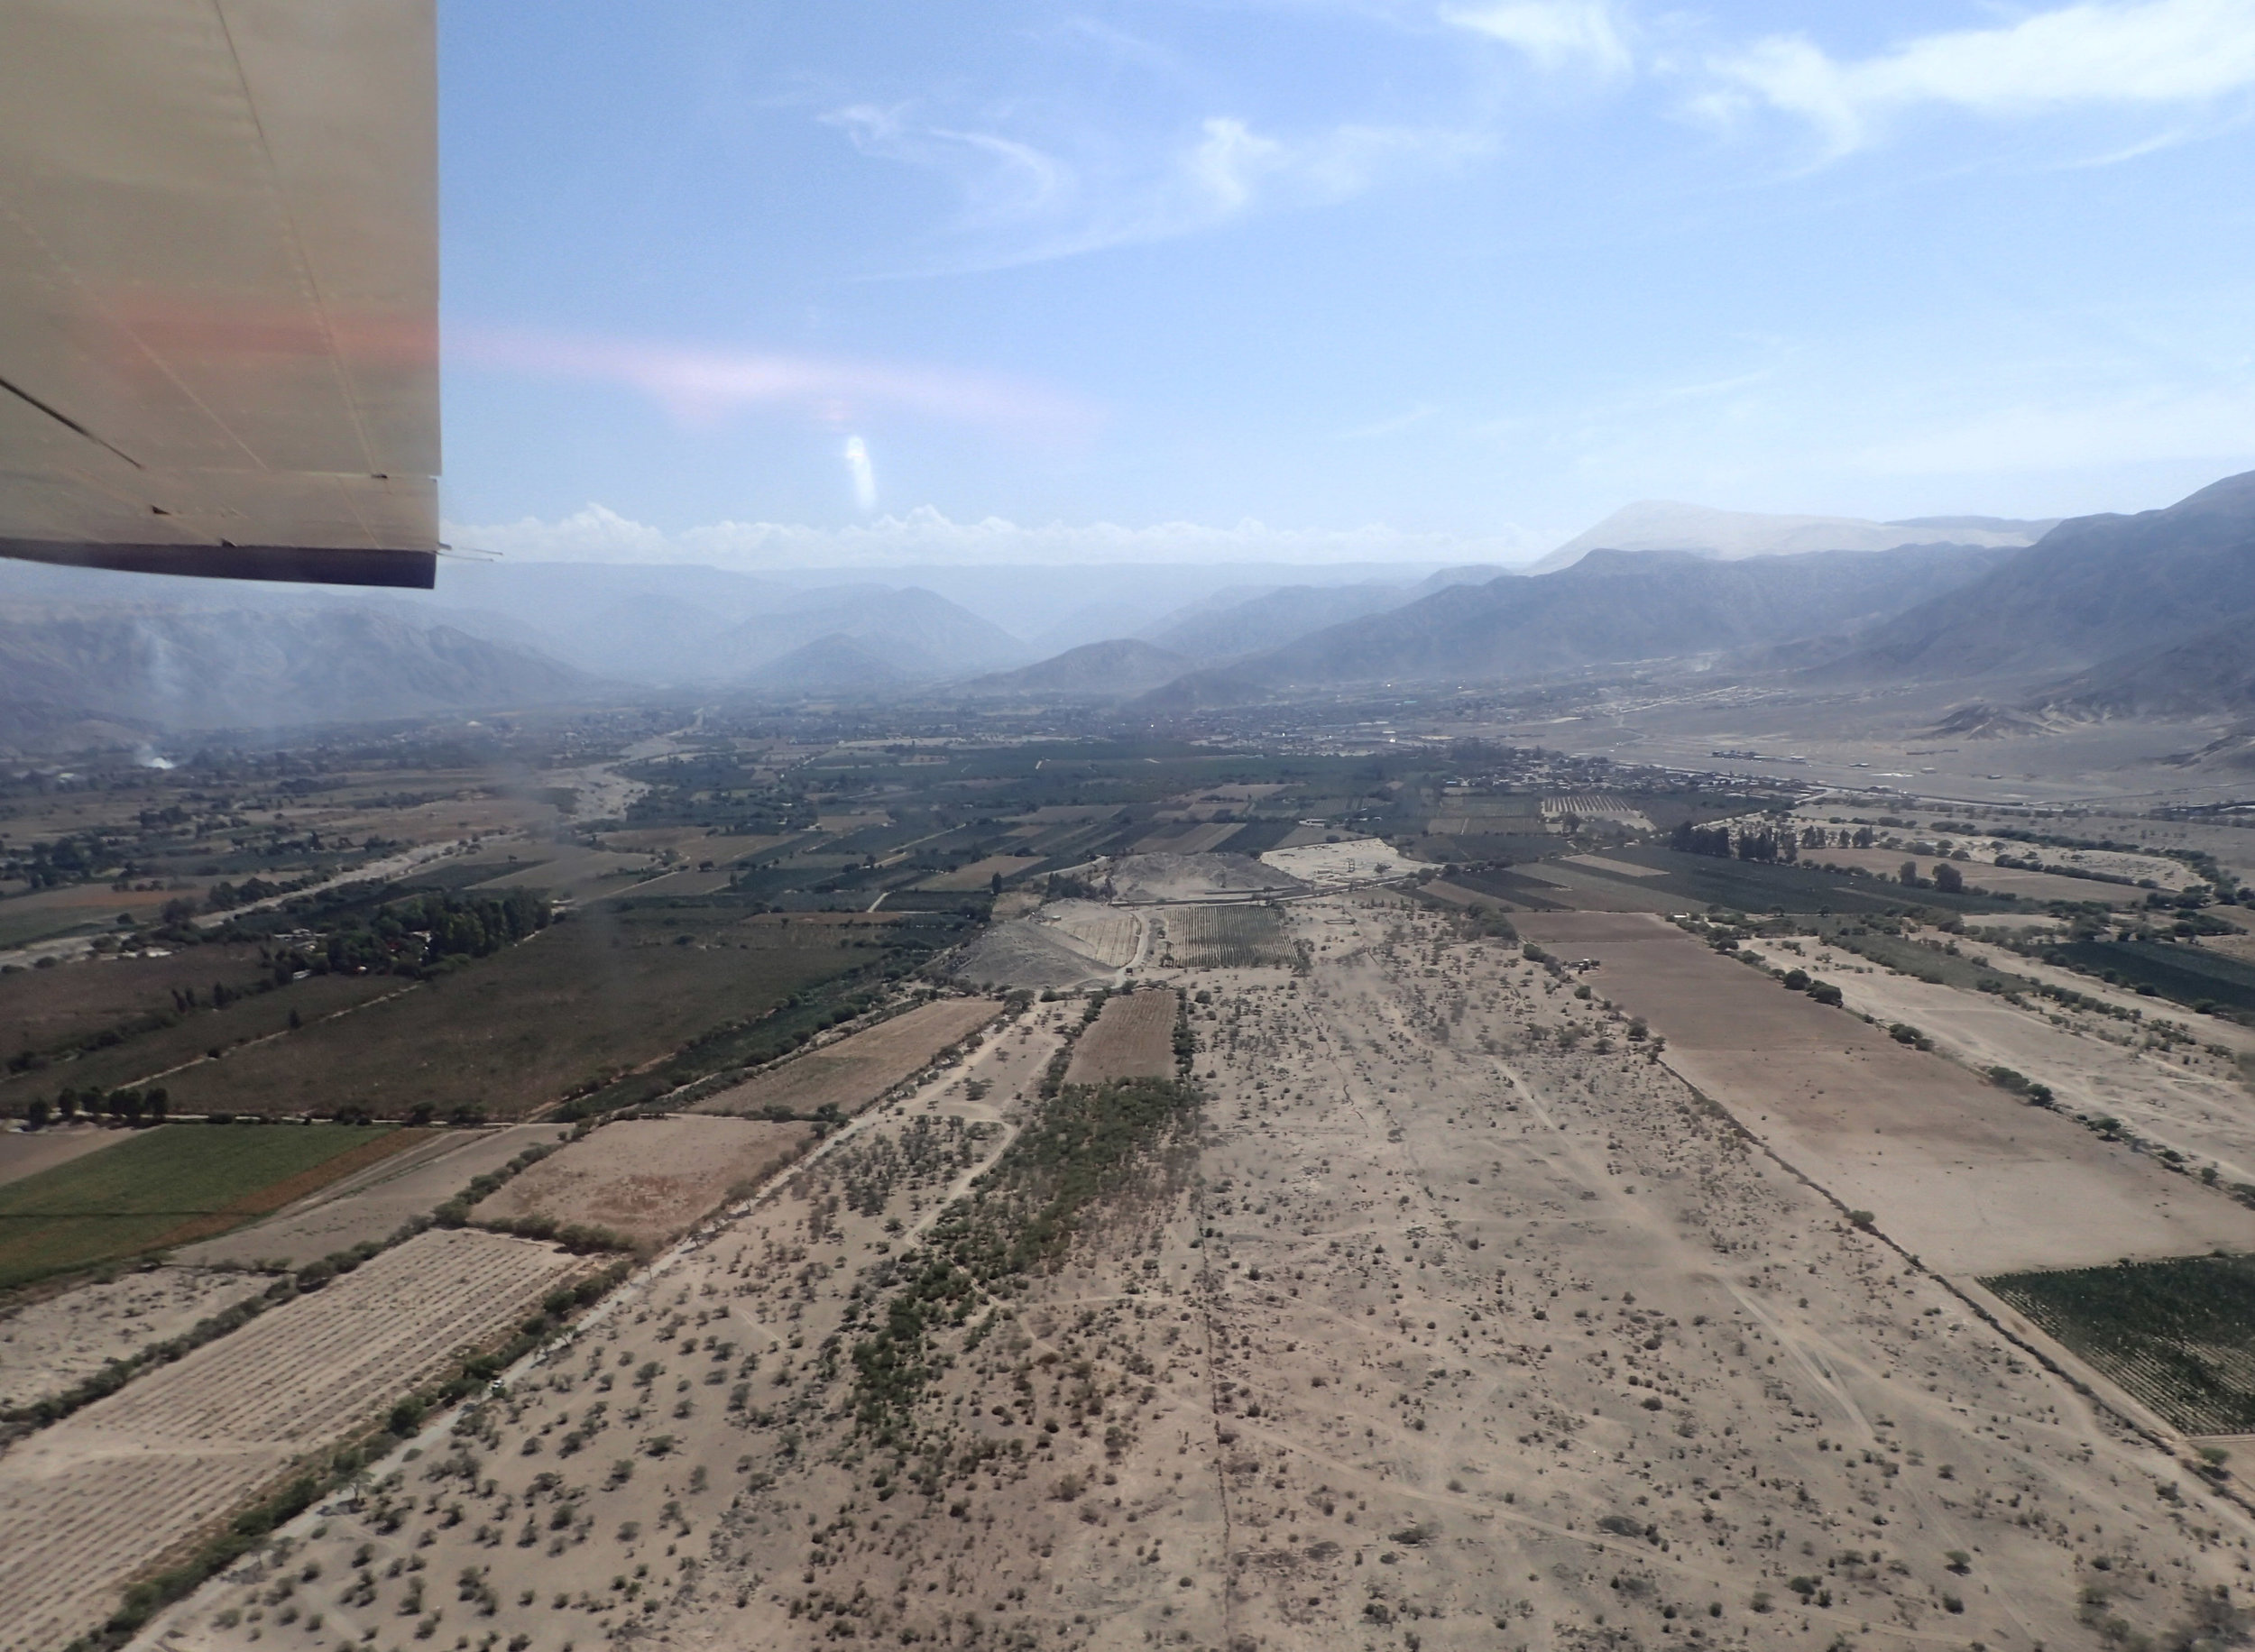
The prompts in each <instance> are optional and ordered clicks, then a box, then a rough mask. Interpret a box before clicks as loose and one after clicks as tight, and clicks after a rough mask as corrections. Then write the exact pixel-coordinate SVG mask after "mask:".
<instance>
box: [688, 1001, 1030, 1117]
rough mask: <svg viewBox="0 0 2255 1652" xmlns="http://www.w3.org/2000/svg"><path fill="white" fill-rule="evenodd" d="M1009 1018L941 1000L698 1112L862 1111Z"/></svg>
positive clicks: (794, 1062)
mask: <svg viewBox="0 0 2255 1652" xmlns="http://www.w3.org/2000/svg"><path fill="white" fill-rule="evenodd" d="M1001 1013H1002V1006H1001V1005H999V1004H998V1003H996V1002H995V1001H994V1000H993V999H992V998H934V1000H933V1001H932V1002H931V1003H929V1004H924V1005H917V1006H916V1008H915V1009H912V1010H910V1011H909V1012H908V1013H907V1014H904V1015H896V1016H894V1017H893V1018H892V1019H891V1020H889V1021H881V1022H879V1023H878V1024H877V1025H875V1026H873V1027H870V1028H869V1029H868V1030H867V1031H866V1032H856V1033H854V1034H852V1035H851V1037H848V1038H842V1039H840V1040H839V1041H838V1042H836V1043H834V1044H827V1045H824V1047H822V1048H821V1049H818V1050H809V1051H805V1052H804V1053H802V1054H799V1055H796V1056H793V1057H792V1058H791V1059H790V1060H787V1061H783V1062H780V1063H778V1065H776V1066H774V1067H770V1068H769V1069H768V1070H767V1071H765V1072H763V1073H760V1074H758V1075H757V1076H756V1077H754V1078H751V1079H750V1080H749V1081H748V1082H746V1083H743V1084H740V1085H738V1086H737V1087H736V1088H733V1089H729V1090H723V1091H722V1092H721V1093H720V1094H719V1095H717V1096H714V1097H709V1098H708V1099H706V1100H704V1101H702V1102H700V1103H698V1104H697V1109H696V1110H697V1111H698V1112H700V1113H729V1114H733V1115H736V1116H738V1117H740V1118H756V1117H759V1116H760V1115H763V1114H765V1113H767V1112H768V1111H769V1109H770V1108H774V1109H778V1110H781V1111H783V1112H787V1113H789V1114H790V1115H793V1116H795V1117H798V1118H805V1117H808V1116H811V1115H813V1114H815V1112H817V1111H818V1110H820V1109H821V1108H823V1107H825V1106H834V1107H836V1108H837V1109H838V1111H839V1112H841V1113H845V1114H854V1113H859V1112H860V1111H861V1109H862V1108H864V1107H866V1106H869V1105H870V1103H871V1102H873V1101H875V1100H876V1099H877V1098H878V1097H879V1096H882V1095H883V1094H884V1093H885V1092H886V1091H887V1090H888V1089H890V1088H892V1087H893V1086H894V1085H896V1084H898V1083H899V1082H900V1081H901V1080H902V1079H904V1078H907V1077H908V1076H909V1075H910V1074H911V1073H913V1072H915V1071H916V1069H919V1068H921V1067H923V1066H924V1065H925V1064H926V1063H927V1062H929V1061H930V1060H932V1058H933V1057H934V1056H936V1055H938V1054H939V1053H940V1051H943V1050H944V1049H946V1048H947V1047H948V1046H949V1045H950V1044H953V1043H955V1042H958V1041H959V1040H962V1039H964V1038H968V1037H969V1036H970V1035H971V1033H973V1032H977V1031H978V1030H979V1029H980V1027H983V1026H985V1025H986V1024H987V1023H989V1021H992V1020H993V1019H994V1018H995V1017H996V1016H997V1015H999V1014H1001Z"/></svg>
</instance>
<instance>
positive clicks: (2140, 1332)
mask: <svg viewBox="0 0 2255 1652" xmlns="http://www.w3.org/2000/svg"><path fill="white" fill-rule="evenodd" d="M1982 1282H1983V1284H1985V1285H1986V1286H1987V1287H1988V1288H1989V1289H1991V1290H1993V1291H1994V1292H1995V1293H1996V1294H1997V1295H1998V1296H1999V1297H2000V1298H2002V1299H2003V1300H2004V1301H2006V1302H2009V1303H2010V1304H2011V1306H2012V1307H2014V1308H2018V1309H2019V1310H2020V1312H2021V1313H2023V1314H2025V1315H2027V1316H2028V1317H2029V1318H2030V1319H2032V1320H2034V1321H2035V1322H2036V1324H2037V1325H2038V1326H2041V1327H2042V1328H2043V1330H2044V1331H2045V1332H2046V1333H2047V1334H2048V1335H2051V1336H2053V1337H2055V1338H2057V1340H2058V1341H2059V1343H2060V1344H2061V1345H2063V1346H2065V1347H2067V1348H2070V1349H2072V1350H2073V1351H2074V1352H2075V1353H2076V1354H2079V1355H2080V1356H2082V1357H2083V1358H2084V1359H2085V1360H2087V1361H2089V1362H2090V1363H2091V1364H2092V1365H2093V1366H2094V1367H2095V1368H2096V1369H2097V1370H2098V1371H2099V1372H2102V1373H2103V1374H2104V1375H2105V1376H2106V1377H2107V1378H2108V1379H2109V1380H2111V1381H2114V1382H2116V1383H2118V1384H2120V1385H2121V1386H2122V1389H2123V1390H2125V1391H2126V1392H2128V1393H2129V1394H2130V1395H2131V1397H2132V1398H2134V1399H2136V1400H2140V1402H2142V1403H2143V1404H2145V1405H2148V1406H2150V1407H2151V1408H2152V1409H2154V1410H2155V1411H2157V1412H2158V1413H2159V1414H2160V1415H2161V1416H2162V1417H2163V1418H2166V1419H2167V1420H2168V1422H2169V1423H2170V1425H2171V1426H2172V1427H2177V1428H2181V1429H2183V1430H2184V1431H2185V1432H2186V1433H2187V1434H2196V1435H2197V1434H2243V1433H2247V1432H2250V1430H2255V1259H2250V1258H2247V1257H2240V1256H2195V1257H2186V1258H2184V1259H2181V1260H2178V1261H2174V1262H2138V1263H2122V1264H2118V1265H2117V1266H2114V1267H2111V1268H2075V1269H2068V1270H2065V1271H2060V1272H2056V1273H2015V1274H2007V1275H2003V1276H2002V1277H1999V1278H1996V1279H1990V1280H1983V1281H1982Z"/></svg>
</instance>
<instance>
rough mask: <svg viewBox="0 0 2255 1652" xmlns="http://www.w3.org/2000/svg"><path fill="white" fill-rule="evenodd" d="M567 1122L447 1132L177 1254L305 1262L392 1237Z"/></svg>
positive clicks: (239, 1262)
mask: <svg viewBox="0 0 2255 1652" xmlns="http://www.w3.org/2000/svg"><path fill="white" fill-rule="evenodd" d="M569 1130H570V1126H568V1125H565V1124H507V1125H503V1126H502V1127H500V1128H498V1129H492V1130H446V1131H440V1132H437V1133H435V1134H433V1135H432V1136H431V1138H430V1139H429V1140H428V1141H426V1142H423V1143H419V1144H418V1145H417V1146H415V1147H412V1148H410V1149H409V1150H408V1151H406V1152H400V1153H398V1154H395V1155H393V1156H392V1157H391V1158H389V1159H386V1160H384V1161H382V1162H381V1163H378V1164H373V1165H371V1166H369V1167H368V1168H367V1169H366V1170H361V1171H359V1172H357V1173H355V1174H354V1175H351V1176H347V1177H345V1178H344V1179H341V1180H339V1181H336V1182H335V1183H332V1184H331V1185H330V1186H328V1187H326V1188H323V1189H321V1190H320V1191H318V1193H315V1194H312V1195H311V1196H309V1197H308V1198H303V1199H300V1200H299V1201H298V1202H297V1203H296V1204H294V1205H291V1206H289V1207H286V1208H284V1209H281V1210H279V1211H276V1212H275V1213H274V1214H273V1215H272V1216H269V1217H267V1218H266V1219H265V1220H264V1221H262V1222H261V1223H259V1224H258V1225H255V1226H253V1227H244V1228H239V1229H237V1230H236V1231H235V1232H234V1233H232V1234H222V1235H221V1236H220V1237H219V1238H216V1239H207V1240H205V1241H204V1242H203V1243H202V1244H190V1245H183V1246H181V1247H180V1248H179V1250H176V1251H174V1252H173V1253H172V1260H173V1261H174V1262H180V1263H184V1264H187V1265H189V1266H197V1267H214V1266H230V1265H232V1266H236V1267H249V1266H253V1265H257V1266H262V1267H272V1266H281V1267H285V1268H302V1267H304V1266H305V1265H306V1264H307V1263H308V1262H318V1261H319V1260H320V1259H321V1258H322V1257H324V1256H330V1255H334V1254H335V1253H337V1252H338V1251H343V1250H349V1249H350V1248H351V1247H353V1246H354V1245H356V1244H368V1243H371V1242H376V1241H381V1240H384V1239H388V1238H390V1237H391V1235H392V1234H395V1233H397V1232H398V1231H399V1229H400V1225H401V1224H403V1223H405V1222H408V1221H410V1220H411V1219H413V1218H414V1217H416V1216H428V1215H429V1214H430V1213H431V1212H432V1211H434V1210H436V1209H437V1207H439V1206H441V1205H443V1204H445V1203H446V1201H447V1200H448V1199H450V1198H453V1197H454V1196H455V1195H456V1194H457V1193H459V1192H461V1191H462V1189H465V1188H466V1187H468V1186H469V1185H470V1183H471V1182H472V1181H473V1180H474V1179H476V1178H478V1177H480V1176H483V1175H485V1174H487V1173H488V1172H489V1171H492V1170H500V1169H501V1168H502V1166H503V1165H505V1164H507V1163H508V1162H509V1161H511V1159H514V1158H515V1157H516V1156H517V1155H518V1154H519V1153H520V1152H524V1151H525V1149H527V1148H528V1147H533V1146H537V1145H539V1144H540V1143H554V1142H560V1141H561V1140H563V1138H564V1137H565V1135H566V1134H567V1133H569Z"/></svg>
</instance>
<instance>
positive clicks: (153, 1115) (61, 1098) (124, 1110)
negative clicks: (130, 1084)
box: [23, 1085, 172, 1130]
mask: <svg viewBox="0 0 2255 1652" xmlns="http://www.w3.org/2000/svg"><path fill="white" fill-rule="evenodd" d="M171 1101H172V1098H171V1097H170V1096H169V1095H168V1094H167V1093H166V1092H165V1089H164V1087H163V1086H162V1085H158V1086H156V1087H155V1088H152V1089H147V1090H135V1089H120V1090H111V1091H109V1092H107V1093H106V1094H105V1093H104V1092H103V1091H101V1090H98V1089H87V1090H74V1089H68V1088H66V1089H64V1090H63V1091H61V1092H60V1094H59V1095H57V1096H56V1097H55V1105H54V1106H52V1107H50V1106H48V1105H47V1099H46V1097H38V1098H37V1099H35V1100H33V1101H32V1103H31V1104H30V1105H29V1106H26V1107H25V1108H24V1109H23V1122H24V1123H25V1124H27V1125H29V1126H30V1127H31V1128H32V1129H33V1130H39V1129H43V1128H44V1127H45V1126H46V1125H47V1124H50V1123H51V1122H53V1121H56V1120H60V1121H62V1122H63V1123H66V1124H67V1123H69V1121H70V1120H72V1119H75V1118H81V1117H84V1118H105V1117H106V1118H114V1119H119V1120H122V1121H123V1122H124V1123H125V1124H162V1123H164V1115H165V1113H166V1111H167V1109H168V1108H170V1106H171Z"/></svg>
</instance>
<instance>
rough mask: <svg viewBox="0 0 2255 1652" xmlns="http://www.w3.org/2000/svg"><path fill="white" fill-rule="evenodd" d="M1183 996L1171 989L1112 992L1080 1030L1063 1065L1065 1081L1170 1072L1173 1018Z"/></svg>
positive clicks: (1097, 1080)
mask: <svg viewBox="0 0 2255 1652" xmlns="http://www.w3.org/2000/svg"><path fill="white" fill-rule="evenodd" d="M1181 1003H1182V999H1181V996H1180V995H1179V994H1176V993H1171V992H1150V991H1146V992H1136V993H1116V994H1114V995H1113V996H1111V997H1109V998H1107V999H1106V1000H1105V1001H1104V1007H1103V1008H1102V1009H1101V1010H1100V1011H1098V1012H1097V1017H1096V1023H1095V1024H1094V1025H1093V1026H1091V1027H1090V1028H1089V1029H1088V1031H1087V1032H1083V1033H1081V1039H1080V1042H1078V1043H1076V1044H1074V1045H1073V1047H1072V1061H1071V1063H1070V1064H1069V1065H1067V1067H1066V1068H1065V1082H1066V1083H1067V1084H1101V1083H1102V1082H1103V1081H1104V1080H1105V1079H1107V1078H1173V1077H1174V1018H1175V1015H1176V1013H1177V1012H1178V1010H1179V1008H1180V1006H1181Z"/></svg>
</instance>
